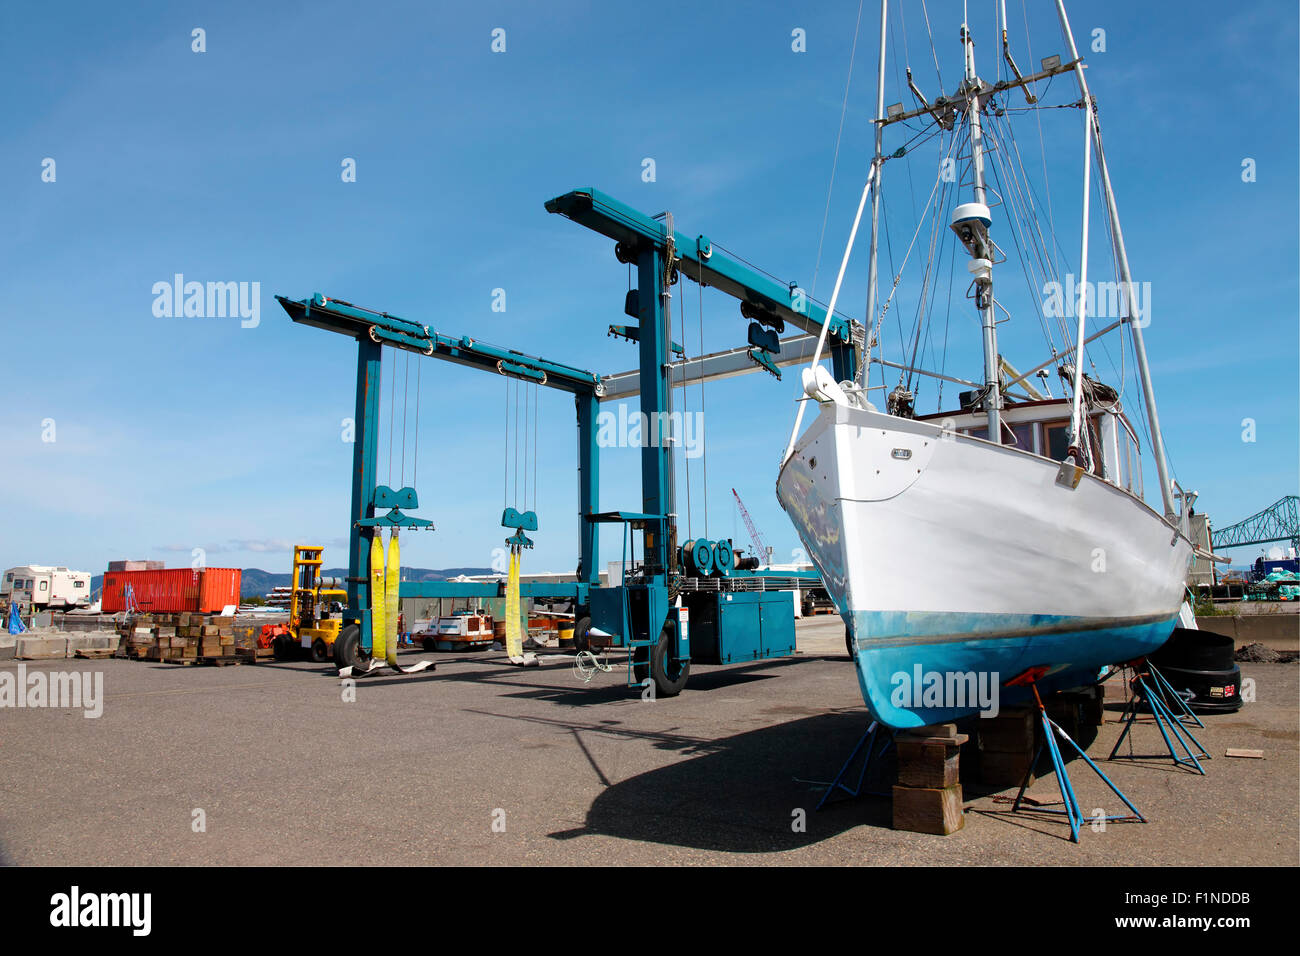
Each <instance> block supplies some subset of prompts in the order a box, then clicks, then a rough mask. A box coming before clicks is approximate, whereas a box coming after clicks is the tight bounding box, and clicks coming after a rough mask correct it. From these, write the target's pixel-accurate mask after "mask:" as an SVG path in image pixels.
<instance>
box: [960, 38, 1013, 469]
mask: <svg viewBox="0 0 1300 956" xmlns="http://www.w3.org/2000/svg"><path fill="white" fill-rule="evenodd" d="M961 42H962V46H963V47H964V48H965V49H964V51H963V52H964V54H965V56H964V59H965V62H966V78H965V81H964V82H963V83H962V90H961V92H962V93H963V94H965V96H966V117H967V121H968V122H969V123H970V153H971V169H972V172H973V174H974V177H975V202H974V203H973V204H968V205H966V206H958V207H957V210H956V211H955V214H954V221H953V228H954V229H957V230H958V232H959V235H960V234H961V226H962V225H963V224H965V225H966V226H967V227H971V226H973V225H974V222H975V221H978V222H982V223H983V228H982V229H980V228H978V227H974V230H973V233H972V232H971V231H970V229H969V228H968V231H967V234H966V235H963V236H962V241H963V243H964V244H965V245H966V247H967V249H969V250H970V252H971V255H972V257H973V258H972V260H971V263H970V270H971V272H972V274H974V276H975V288H976V292H975V303H976V305H977V307H978V308H979V310H980V323H981V325H982V326H983V330H984V407H985V409H986V410H987V411H988V421H989V434H988V439H989V441H991V442H997V443H998V444H1001V443H1002V412H1001V407H1002V393H1001V387H1000V386H999V384H998V381H999V376H998V373H999V369H1000V363H999V362H998V330H997V324H996V322H995V320H994V314H993V262H992V256H993V244H992V242H991V241H990V240H989V239H988V231H987V230H988V226H989V224H990V223H989V213H988V202H987V201H986V192H985V187H984V137H983V131H982V127H981V123H980V87H981V85H982V84H981V83H980V80H979V77H977V76H976V75H975V41H974V40H973V39H972V38H971V35H970V30H969V29H968V28H967V26H966V24H965V23H963V24H962V25H961ZM973 207H978V208H973ZM963 214H966V215H968V218H967V219H961V218H960V217H961V216H962V215H963ZM967 235H969V236H971V240H970V241H967Z"/></svg>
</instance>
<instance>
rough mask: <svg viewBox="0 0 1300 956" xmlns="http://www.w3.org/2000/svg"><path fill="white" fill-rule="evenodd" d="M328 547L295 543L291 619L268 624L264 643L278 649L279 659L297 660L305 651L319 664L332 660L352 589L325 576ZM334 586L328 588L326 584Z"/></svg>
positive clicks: (290, 592)
mask: <svg viewBox="0 0 1300 956" xmlns="http://www.w3.org/2000/svg"><path fill="white" fill-rule="evenodd" d="M324 552H325V549H324V548H317V547H311V546H308V545H301V544H299V545H294V548H293V573H292V574H291V575H290V579H289V620H288V622H287V623H285V624H267V625H265V626H263V628H262V634H261V638H260V643H261V645H262V646H263V647H270V648H273V649H274V650H275V658H276V660H282V661H285V660H293V659H294V658H297V657H301V656H302V654H303V651H308V652H310V654H311V659H312V660H313V661H315V662H316V663H318V664H323V663H325V662H326V661H329V660H332V659H333V655H334V641H335V639H336V638H337V637H338V636H339V630H340V629H341V628H342V626H343V609H344V608H345V607H347V603H348V592H347V590H346V589H345V588H339V587H334V586H333V585H335V584H336V583H337V582H336V581H334V580H333V579H328V580H326V579H322V578H321V573H320V572H321V566H322V564H323V560H324V559H323V558H322V555H323V554H324ZM327 584H328V585H331V586H329V587H325V586H324V585H327Z"/></svg>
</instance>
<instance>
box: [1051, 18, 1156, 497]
mask: <svg viewBox="0 0 1300 956" xmlns="http://www.w3.org/2000/svg"><path fill="white" fill-rule="evenodd" d="M1056 14H1057V17H1058V18H1059V19H1060V21H1061V30H1062V32H1064V34H1065V42H1066V43H1067V44H1068V46H1069V48H1070V59H1071V60H1074V61H1076V63H1075V67H1074V75H1075V78H1076V79H1077V80H1078V82H1079V91H1080V92H1081V93H1082V94H1083V100H1084V104H1085V106H1086V107H1087V116H1088V120H1089V125H1090V126H1091V125H1092V124H1094V123H1096V122H1097V119H1096V115H1095V114H1094V113H1093V111H1092V95H1091V94H1090V93H1089V92H1088V81H1087V80H1086V79H1084V76H1083V64H1082V63H1079V62H1077V61H1078V59H1079V50H1078V48H1077V47H1076V46H1075V45H1074V33H1073V31H1071V30H1070V20H1069V18H1068V17H1066V15H1065V4H1064V2H1063V0H1056ZM1096 143H1097V168H1098V170H1099V171H1100V173H1101V190H1102V193H1103V194H1104V195H1105V197H1106V211H1107V213H1108V215H1109V217H1110V227H1111V232H1112V233H1113V234H1114V236H1115V249H1116V258H1117V259H1118V260H1119V261H1118V263H1117V265H1118V266H1119V277H1120V284H1121V285H1122V286H1123V287H1124V298H1125V303H1126V305H1127V312H1128V327H1129V332H1130V333H1131V334H1132V336H1133V352H1134V354H1135V355H1136V357H1137V367H1138V377H1139V378H1140V379H1141V382H1142V397H1143V399H1144V401H1145V403H1146V407H1147V423H1148V425H1149V426H1150V429H1151V452H1152V455H1153V456H1154V457H1155V460H1156V473H1157V474H1158V475H1159V477H1160V499H1161V502H1162V503H1163V505H1164V509H1165V517H1166V518H1169V519H1170V520H1172V519H1173V518H1174V516H1175V515H1176V514H1177V512H1176V511H1175V509H1174V500H1173V488H1172V487H1171V485H1170V482H1169V464H1168V462H1167V461H1166V459H1165V440H1164V436H1163V435H1161V433H1160V415H1159V413H1158V412H1157V411H1156V395H1155V391H1154V390H1153V389H1152V387H1151V369H1150V367H1149V366H1148V365H1147V350H1146V346H1145V345H1144V344H1143V341H1142V326H1141V325H1139V324H1138V323H1137V321H1135V319H1136V317H1137V314H1138V310H1137V303H1136V301H1135V300H1134V297H1133V296H1134V292H1133V275H1132V273H1131V272H1130V271H1129V267H1128V252H1127V251H1126V250H1125V248H1124V233H1123V231H1122V230H1121V229H1120V225H1119V207H1118V206H1117V205H1116V204H1115V193H1114V190H1112V189H1111V185H1110V171H1109V170H1108V169H1107V168H1106V154H1105V153H1104V151H1103V150H1102V146H1101V133H1100V130H1098V131H1097V138H1096ZM1079 361H1080V360H1079V359H1076V362H1079ZM1076 394H1077V393H1076Z"/></svg>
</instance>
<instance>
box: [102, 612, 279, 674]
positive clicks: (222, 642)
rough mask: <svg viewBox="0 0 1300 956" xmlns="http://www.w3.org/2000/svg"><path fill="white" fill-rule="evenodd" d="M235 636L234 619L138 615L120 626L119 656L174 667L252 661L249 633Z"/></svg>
mask: <svg viewBox="0 0 1300 956" xmlns="http://www.w3.org/2000/svg"><path fill="white" fill-rule="evenodd" d="M240 630H241V633H240V634H239V636H236V631H235V619H234V617H233V616H223V615H220V614H198V613H193V612H181V613H177V614H141V615H139V616H137V617H136V618H135V619H134V620H132V621H131V622H130V623H128V624H125V625H123V626H122V628H121V630H120V631H119V633H121V635H122V643H121V645H120V647H119V649H118V652H119V654H120V655H121V656H124V657H130V658H133V659H135V660H150V661H168V662H171V663H176V664H191V663H210V664H233V663H239V662H241V661H245V660H249V661H251V660H253V659H254V646H255V642H254V640H253V639H252V637H251V635H250V634H247V633H244V632H243V629H242V628H241V629H240Z"/></svg>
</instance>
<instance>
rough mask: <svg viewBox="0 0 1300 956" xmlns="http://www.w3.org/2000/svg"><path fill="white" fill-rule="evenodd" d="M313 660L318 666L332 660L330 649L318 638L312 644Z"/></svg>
mask: <svg viewBox="0 0 1300 956" xmlns="http://www.w3.org/2000/svg"><path fill="white" fill-rule="evenodd" d="M311 659H312V660H313V661H315V662H316V663H317V664H324V663H325V662H326V661H328V660H329V659H330V651H329V648H328V647H326V646H325V640H324V639H323V638H320V637H318V638H316V640H314V641H312V642H311Z"/></svg>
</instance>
